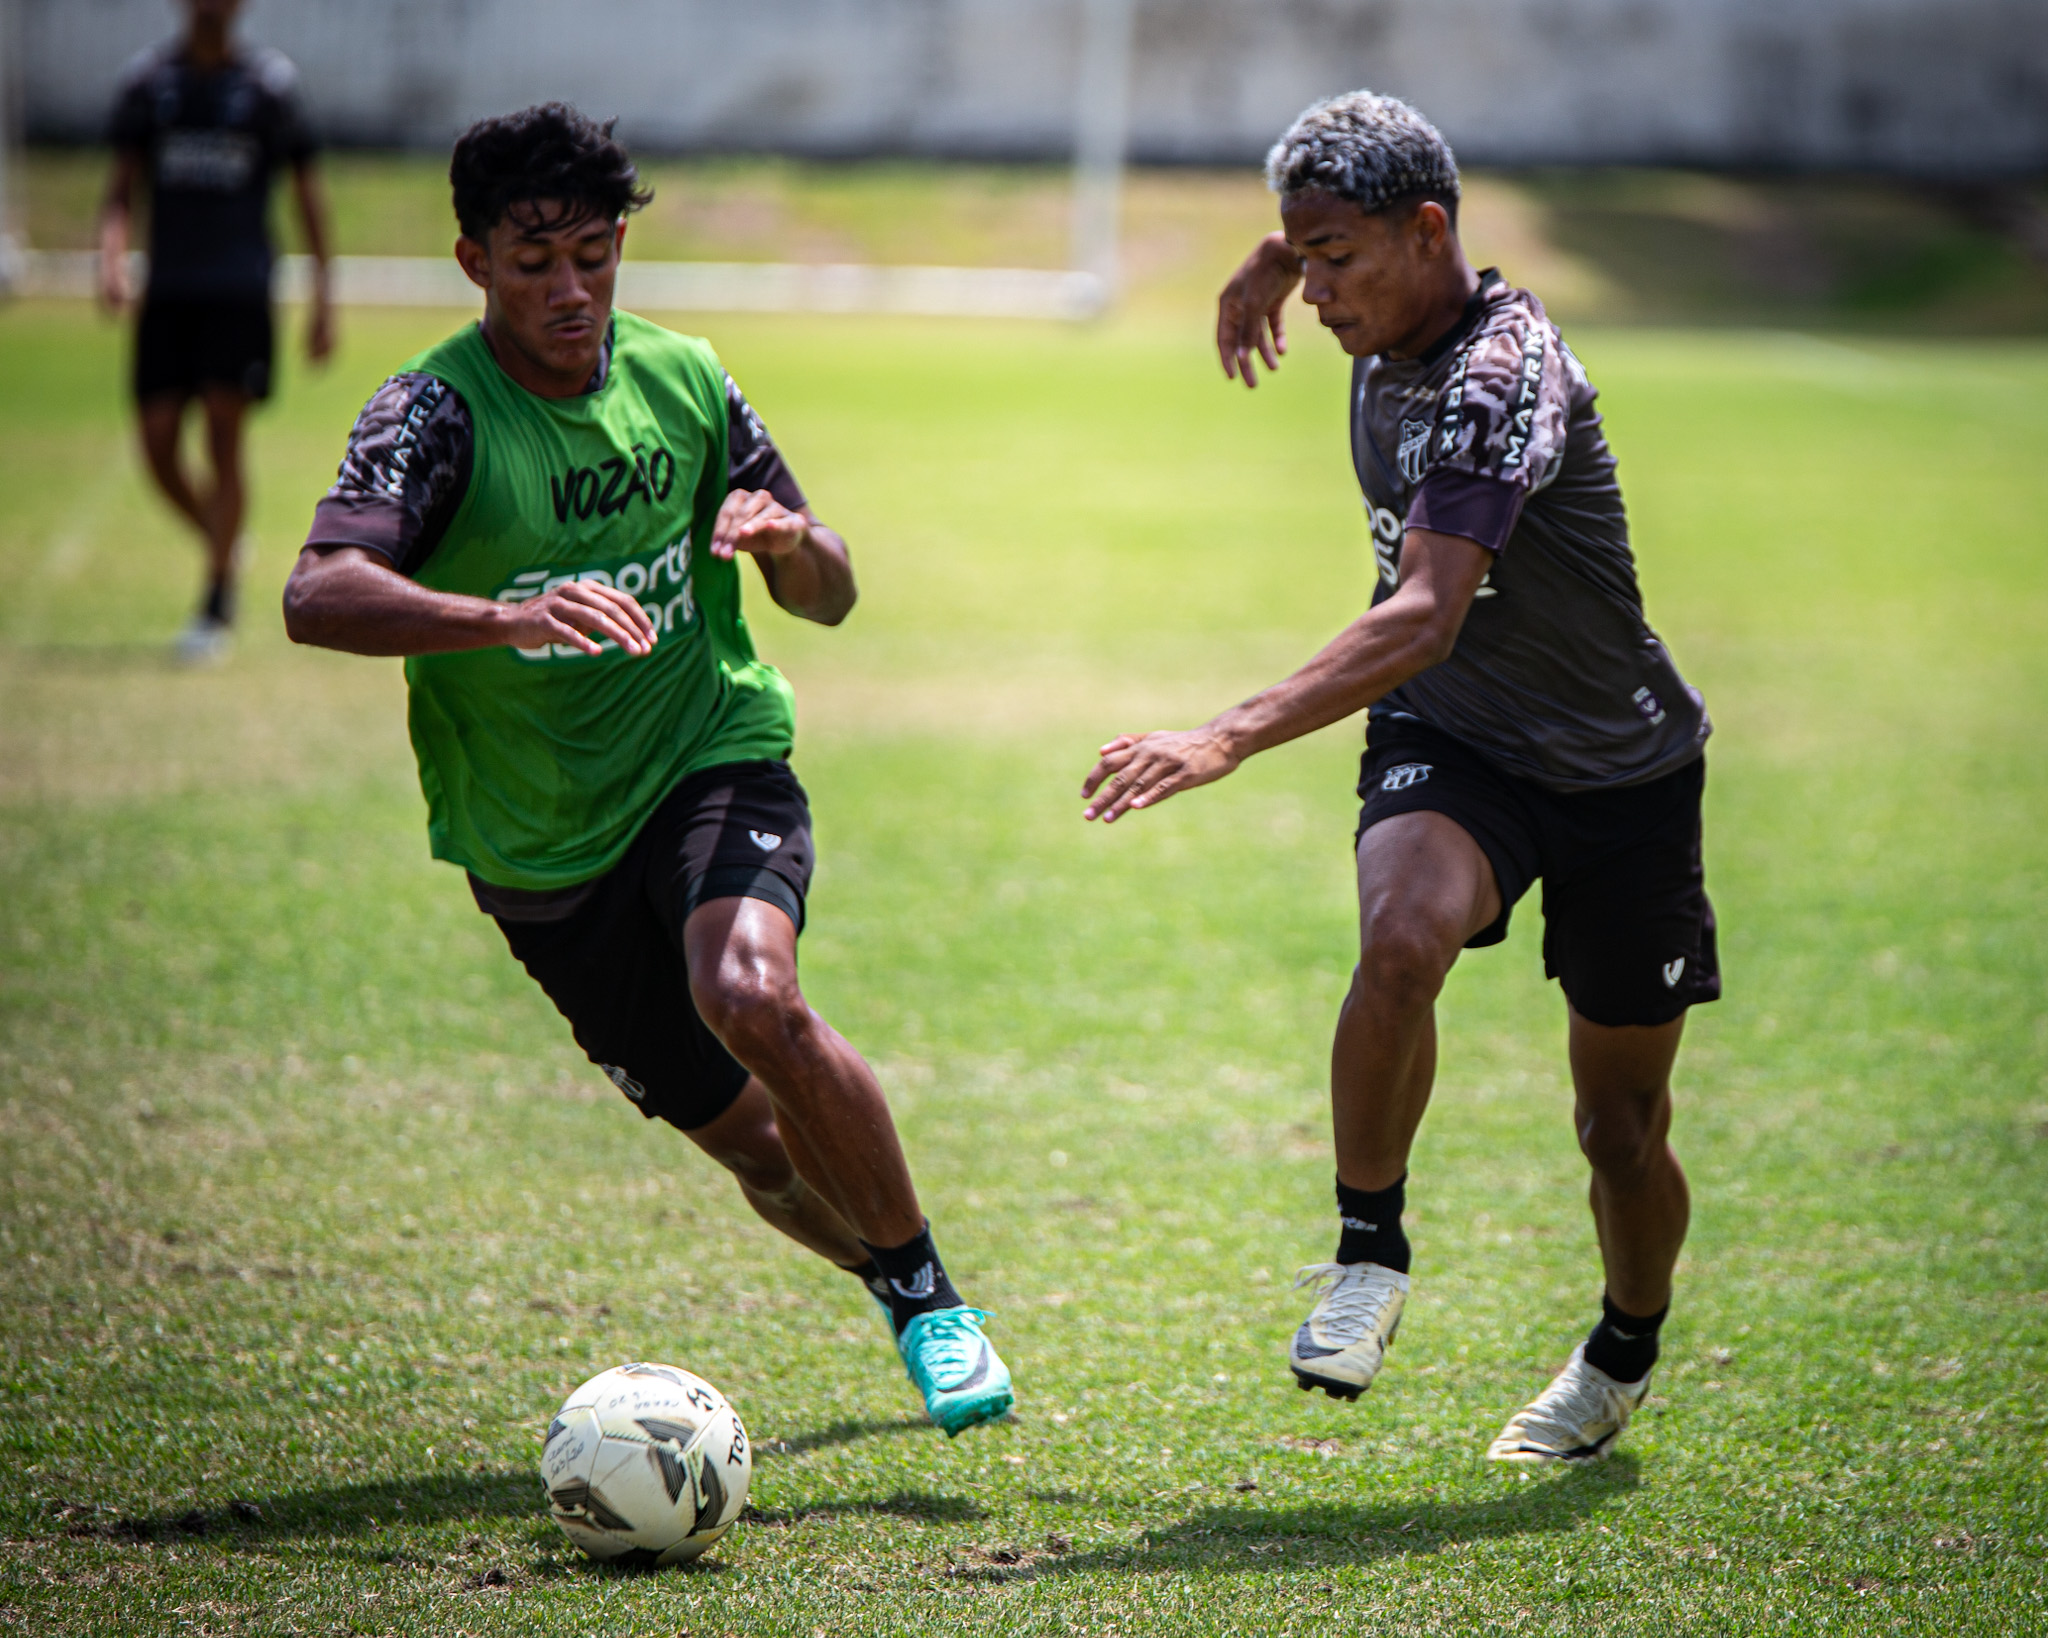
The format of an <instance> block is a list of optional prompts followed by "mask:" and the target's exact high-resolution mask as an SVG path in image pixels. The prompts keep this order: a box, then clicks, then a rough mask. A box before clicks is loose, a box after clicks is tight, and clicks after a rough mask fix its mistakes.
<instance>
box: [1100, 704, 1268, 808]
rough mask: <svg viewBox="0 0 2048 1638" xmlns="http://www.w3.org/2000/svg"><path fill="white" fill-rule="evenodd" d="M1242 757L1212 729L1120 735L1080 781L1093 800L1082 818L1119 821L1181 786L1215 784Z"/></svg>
mask: <svg viewBox="0 0 2048 1638" xmlns="http://www.w3.org/2000/svg"><path fill="white" fill-rule="evenodd" d="M1238 760H1239V759H1238V756H1237V753H1236V752H1234V751H1232V750H1231V749H1230V747H1229V746H1228V745H1226V744H1225V743H1224V741H1223V738H1222V736H1221V735H1220V734H1218V733H1216V732H1215V730H1214V729H1211V728H1190V729H1187V730H1186V731H1184V732H1181V733H1171V732H1168V731H1166V730H1164V729H1158V730H1154V731H1153V732H1152V733H1149V734H1118V735H1117V736H1116V738H1115V739H1113V740H1111V741H1110V742H1109V743H1108V744H1107V745H1105V746H1103V747H1102V751H1101V755H1100V757H1099V758H1098V760H1097V761H1096V764H1095V766H1094V767H1093V768H1091V769H1089V771H1088V777H1087V778H1086V779H1084V780H1082V781H1081V800H1082V801H1084V802H1086V803H1087V804H1088V805H1087V807H1085V808H1083V809H1082V810H1081V817H1082V818H1083V819H1100V820H1101V821H1102V822H1103V823H1104V824H1114V823H1115V822H1116V820H1117V819H1118V818H1119V817H1120V816H1121V815H1123V814H1125V813H1128V812H1129V811H1130V810H1131V809H1133V808H1150V807H1157V806H1158V805H1159V804H1160V803H1161V802H1164V801H1165V800H1166V799H1167V798H1168V797H1169V796H1173V795H1176V794H1177V793H1179V792H1181V791H1191V790H1193V789H1194V788H1195V787H1196V786H1197V785H1208V784H1213V783H1214V782H1215V781H1216V780H1219V779H1221V778H1222V777H1223V776H1224V775H1225V774H1227V773H1229V772H1230V771H1231V769H1233V768H1235V767H1236V766H1237V764H1238Z"/></svg>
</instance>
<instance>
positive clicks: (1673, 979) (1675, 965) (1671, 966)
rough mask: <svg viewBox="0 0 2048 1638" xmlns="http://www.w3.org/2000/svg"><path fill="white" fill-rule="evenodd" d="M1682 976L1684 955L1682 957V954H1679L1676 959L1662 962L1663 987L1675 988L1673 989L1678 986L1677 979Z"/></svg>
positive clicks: (1683, 972) (1683, 973)
mask: <svg viewBox="0 0 2048 1638" xmlns="http://www.w3.org/2000/svg"><path fill="white" fill-rule="evenodd" d="M1684 976H1685V957H1684V956H1680V957H1679V958H1678V959H1677V960H1676V961H1667V962H1665V963H1664V987H1665V988H1666V989H1667V990H1675V989H1677V988H1678V981H1679V980H1680V979H1681V978H1683V977H1684Z"/></svg>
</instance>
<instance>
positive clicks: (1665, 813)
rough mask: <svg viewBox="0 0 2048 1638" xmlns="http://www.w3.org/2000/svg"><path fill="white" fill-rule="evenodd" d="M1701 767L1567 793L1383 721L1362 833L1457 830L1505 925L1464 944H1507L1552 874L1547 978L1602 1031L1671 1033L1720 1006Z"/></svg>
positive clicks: (1369, 756)
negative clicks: (1475, 857) (1660, 1029)
mask: <svg viewBox="0 0 2048 1638" xmlns="http://www.w3.org/2000/svg"><path fill="white" fill-rule="evenodd" d="M1706 778H1707V765H1706V762H1705V760H1704V759H1703V758H1696V759H1695V760H1693V761H1691V762H1689V763H1687V764H1686V765H1685V766H1684V767H1682V768H1680V769H1678V770H1677V771H1676V772H1674V773H1668V774H1665V775H1664V776H1663V777H1662V778H1659V779H1652V780H1649V781H1647V782H1646V783H1644V784H1641V785H1624V786H1620V787H1618V788H1616V789H1614V790H1600V791H1581V792H1575V793H1572V794H1570V795H1566V794H1563V793H1560V792H1558V791H1553V790H1550V789H1548V788H1547V787H1545V786H1542V785H1538V784H1535V783H1533V782H1532V781H1530V780H1526V779H1517V778H1515V777H1513V776H1512V775H1510V774H1506V773H1503V772H1501V771H1500V769H1499V768H1497V767H1496V766H1494V764H1493V763H1492V762H1490V761H1489V760H1487V758H1486V757H1484V756H1482V755H1481V754H1480V753H1479V752H1477V751H1475V750H1473V749H1472V748H1471V747H1470V746H1468V745H1466V744H1464V743H1463V742H1462V741H1460V740H1457V739H1454V738H1452V737H1451V736H1450V735H1449V734H1445V733H1441V732H1439V731H1438V730H1436V729H1434V728H1430V727H1427V726H1425V725H1424V724H1422V723H1419V722H1413V721H1392V722H1376V723H1374V724H1373V725H1372V729H1371V731H1370V733H1369V735H1368V736H1367V741H1366V752H1365V761H1364V764H1363V766H1362V768H1361V770H1360V773H1359V780H1358V794H1359V798H1360V800H1361V801H1363V802H1364V804H1365V806H1364V808H1363V809H1362V810H1361V812H1360V814H1359V819H1358V834H1359V835H1360V836H1363V835H1364V834H1365V833H1366V831H1367V830H1369V829H1370V828H1371V827H1372V826H1374V825H1376V824H1378V823H1379V822H1380V821H1381V820H1382V819H1391V818H1393V817H1394V816H1395V815H1396V814H1401V813H1417V812H1427V813H1441V814H1443V815H1444V816H1445V817H1446V818H1448V819H1452V820H1455V821H1456V822H1457V823H1458V824H1459V825H1460V826H1461V827H1462V828H1463V829H1464V830H1465V831H1466V832H1467V833H1468V834H1469V835H1470V836H1471V838H1472V839H1473V841H1475V842H1477V843H1478V844H1479V847H1480V851H1481V852H1483V853H1484V854H1485V855H1486V857H1487V859H1488V860H1489V861H1490V862H1491V863H1492V865H1493V879H1494V882H1495V884H1496V885H1497V886H1498V887H1499V889H1500V904H1501V910H1500V916H1499V918H1498V919H1497V920H1496V921H1494V922H1493V923H1492V924H1491V925H1490V926H1487V927H1484V928H1482V929H1481V930H1480V931H1479V932H1477V933H1475V934H1473V936H1472V937H1471V938H1470V939H1469V940H1467V941H1466V948H1468V949H1477V948H1479V947H1481V946H1482V945H1487V944H1498V943H1500V941H1501V940H1502V939H1504V938H1506V937H1507V932H1508V917H1509V916H1510V915H1511V914H1512V913H1513V911H1514V908H1515V903H1516V901H1517V900H1518V899H1520V898H1521V896H1522V895H1523V894H1524V893H1526V892H1527V891H1528V890H1529V884H1530V883H1531V882H1532V881H1534V880H1535V879H1536V878H1537V877H1538V876H1541V877H1542V878H1543V970H1544V973H1545V974H1546V975H1547V976H1549V977H1551V978H1554V979H1556V980H1558V982H1559V983H1560V984H1561V985H1562V986H1563V988H1564V993H1565V999H1566V1000H1568V1001H1570V1002H1571V1004H1572V1007H1573V1009H1574V1010H1575V1011H1576V1012H1577V1013H1578V1014H1579V1015H1580V1016H1581V1017H1582V1018H1587V1019H1590V1020H1591V1021H1592V1022H1594V1023H1596V1024H1607V1025H1623V1024H1664V1023H1669V1022H1670V1021H1671V1020H1672V1019H1674V1018H1676V1017H1678V1016H1679V1015H1680V1014H1681V1013H1683V1012H1684V1011H1685V1009H1686V1008H1687V1007H1691V1006H1696V1005H1698V1004H1699V1003H1700V1002H1702V1001H1718V1000H1719V999H1720V997H1721V966H1720V957H1719V955H1718V953H1717V951H1716V949H1715V944H1714V907H1713V905H1712V904H1710V903H1709V902H1708V900H1707V889H1706V875H1705V872H1704V870H1703V868H1702V865H1701V862H1700V796H1701V793H1702V792H1703V791H1704V790H1705V788H1706Z"/></svg>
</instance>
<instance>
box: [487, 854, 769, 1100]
mask: <svg viewBox="0 0 2048 1638" xmlns="http://www.w3.org/2000/svg"><path fill="white" fill-rule="evenodd" d="M499 926H500V927H501V928H502V929H503V931H504V934H505V941H506V943H507V944H508V945H509V946H510V947H511V950H512V953H513V954H514V955H515V956H517V957H518V958H519V961H520V963H521V964H522V965H523V966H524V967H525V968H526V970H527V972H528V974H529V975H531V976H532V978H533V979H534V981H535V982H536V983H538V984H539V985H540V987H541V989H542V990H543V991H544V992H546V994H547V997H548V999H549V1000H550V1001H552V1002H553V1003H554V1004H555V1010H556V1011H558V1012H559V1013H561V1015H562V1016H563V1018H564V1019H566V1020H567V1021H568V1024H569V1028H570V1031H571V1033H573V1034H574V1036H575V1037H576V1044H577V1045H578V1046H579V1047H581V1048H582V1049H583V1051H584V1053H585V1055H586V1056H587V1057H588V1058H589V1059H590V1061H591V1062H592V1063H593V1064H595V1065H596V1066H597V1067H598V1068H599V1069H601V1070H602V1071H603V1072H604V1074H605V1075H606V1077H607V1078H609V1079H610V1081H611V1082H612V1084H613V1085H614V1086H616V1087H617V1088H618V1089H619V1090H620V1091H621V1092H623V1093H624V1094H625V1095H626V1096H627V1097H628V1098H629V1099H631V1100H632V1102H633V1103H634V1104H635V1105H636V1106H637V1107H638V1108H639V1110H640V1112H641V1113H642V1114H643V1115H646V1116H649V1117H650V1118H653V1117H659V1118H660V1119H662V1120H665V1121H667V1122H668V1123H669V1124H670V1125H672V1126H676V1127H679V1128H681V1129H682V1130H683V1131H685V1132H689V1131H694V1130H696V1129H697V1128H700V1127H703V1126H705V1125H707V1124H709V1123H710V1122H712V1121H715V1120H717V1119H718V1117H719V1116H721V1115H722V1114H724V1113H725V1111H726V1110H727V1109H729V1108H730V1107H731V1106H732V1104H733V1101H734V1100H735V1099H736V1098H737V1097H738V1096H739V1095H740V1090H741V1088H742V1087H743V1086H744V1085H745V1084H746V1079H747V1073H746V1071H745V1069H743V1068H742V1067H741V1066H740V1064H739V1063H738V1061H737V1060H735V1059H734V1058H733V1056H732V1055H731V1054H730V1053H729V1052H727V1051H726V1050H725V1047H724V1045H723V1044H722V1043H721V1042H720V1041H719V1039H718V1037H717V1036H716V1035H715V1034H714V1033H713V1032H712V1030H711V1029H710V1028H709V1027H708V1026H707V1025H706V1024H705V1021H704V1020H703V1018H701V1017H700V1016H699V1015H698V1012H697V1009H696V1007H695V1005H694V1004H693V1003H692V1001H691V998H690V986H689V979H688V975H687V973H686V972H685V970H684V966H683V961H682V957H681V955H680V954H679V952H678V951H677V950H676V949H675V946H674V944H673V942H672V941H671V940H670V938H669V937H668V933H667V930H666V929H665V928H664V927H663V926H662V924H661V922H660V920H659V919H658V918H657V917H656V916H654V915H653V914H652V913H651V912H650V911H649V910H648V909H647V907H646V905H645V904H644V902H643V901H642V900H641V899H640V898H639V896H638V895H637V894H635V893H632V892H630V891H625V890H623V889H621V890H618V891H613V892H600V893H599V894H597V895H594V896H593V899H592V900H591V901H590V902H589V903H586V904H585V905H584V907H583V908H581V909H579V910H578V911H577V913H576V914H575V915H574V916H571V917H569V918H568V919H567V920H564V921H559V922H539V923H531V922H511V921H503V920H501V921H500V922H499Z"/></svg>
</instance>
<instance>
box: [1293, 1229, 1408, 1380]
mask: <svg viewBox="0 0 2048 1638" xmlns="http://www.w3.org/2000/svg"><path fill="white" fill-rule="evenodd" d="M1305 1285H1313V1286H1314V1287H1315V1288H1316V1305H1315V1307H1314V1308H1312V1309H1310V1310H1309V1316H1308V1318H1307V1319H1305V1320H1303V1321H1302V1322H1301V1329H1300V1330H1298V1331H1296V1332H1295V1333H1294V1340H1293V1341H1292V1342H1291V1343H1289V1344H1288V1345H1287V1364H1288V1367H1289V1368H1290V1369H1291V1370H1292V1371H1293V1372H1294V1380H1295V1381H1297V1382H1299V1383H1300V1384H1301V1386H1302V1389H1303V1390H1304V1391H1307V1390H1308V1389H1311V1388H1321V1389H1322V1390H1323V1392H1324V1393H1326V1394H1328V1395H1329V1396H1330V1397H1331V1398H1332V1399H1356V1398H1357V1397H1358V1396H1359V1395H1360V1394H1361V1393H1363V1392H1365V1390H1366V1389H1367V1388H1369V1387H1371V1386H1372V1379H1373V1378H1374V1377H1376V1376H1378V1375H1379V1374H1380V1361H1381V1360H1383V1359H1385V1358H1386V1357H1387V1348H1388V1346H1389V1344H1391V1343H1392V1342H1393V1340H1394V1333H1395V1332H1396V1331H1398V1330H1399V1329H1400V1328H1401V1310H1402V1308H1403V1307H1404V1306H1406V1304H1407V1301H1408V1276H1407V1275H1406V1274H1397V1273H1395V1272H1394V1270H1393V1269H1391V1268H1387V1267H1384V1266H1383V1265H1381V1264H1379V1263H1311V1264H1310V1265H1309V1266H1308V1267H1307V1268H1304V1269H1303V1270H1302V1271H1301V1272H1300V1274H1298V1275H1297V1276H1296V1277H1295V1281H1294V1286H1295V1289H1296V1290H1297V1291H1298V1290H1300V1289H1301V1288H1302V1287H1303V1286H1305Z"/></svg>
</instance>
